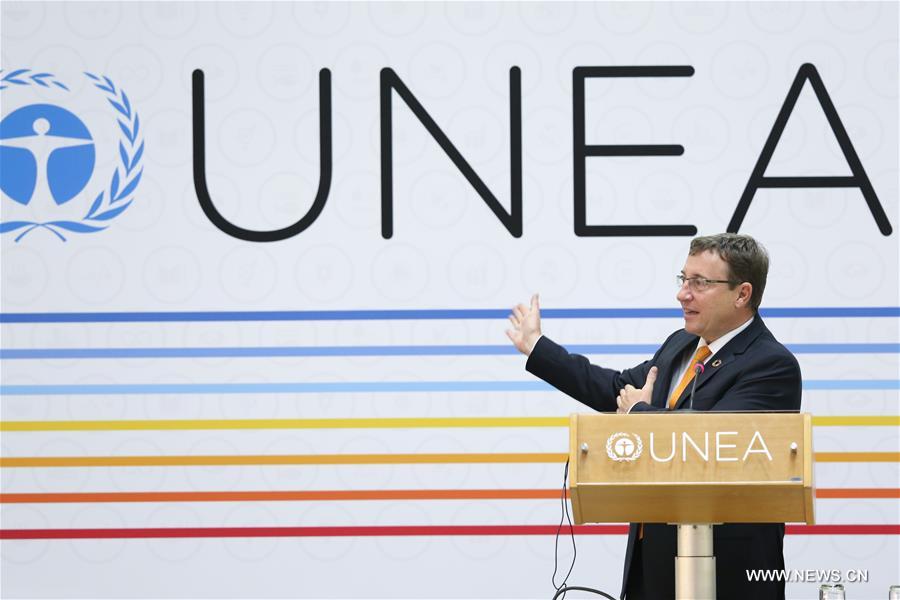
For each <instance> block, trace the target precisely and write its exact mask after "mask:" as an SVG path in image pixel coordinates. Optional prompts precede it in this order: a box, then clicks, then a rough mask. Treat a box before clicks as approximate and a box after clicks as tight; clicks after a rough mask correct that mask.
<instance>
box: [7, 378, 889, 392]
mask: <svg viewBox="0 0 900 600" xmlns="http://www.w3.org/2000/svg"><path fill="white" fill-rule="evenodd" d="M554 389H555V388H553V387H552V386H550V385H549V384H547V383H544V382H543V381H356V382H344V381H337V382H332V381H327V382H317V383H307V382H287V383H132V384H65V385H0V395H5V396H14V395H16V396H104V395H125V394H316V393H379V392H545V391H552V390H554ZM803 389H804V390H900V380H898V379H853V380H849V379H848V380H839V379H807V380H804V381H803Z"/></svg>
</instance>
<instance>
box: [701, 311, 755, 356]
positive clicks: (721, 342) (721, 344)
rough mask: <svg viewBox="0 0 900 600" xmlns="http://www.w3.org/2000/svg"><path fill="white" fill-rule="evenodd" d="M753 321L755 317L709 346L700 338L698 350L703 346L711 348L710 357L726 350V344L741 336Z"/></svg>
mask: <svg viewBox="0 0 900 600" xmlns="http://www.w3.org/2000/svg"><path fill="white" fill-rule="evenodd" d="M753 319H754V317H750V318H749V319H747V320H746V321H745V322H744V323H743V324H742V325H738V326H737V327H735V328H734V329H732V330H731V331H729V332H728V333H726V334H725V335H723V336H721V337H719V338H718V339H716V341H714V342H713V343H712V344H707V343H706V340H704V339H703V338H700V342H699V343H698V344H697V348H698V349H699V348H702V347H703V346H709V352H710V356H712V355H713V354H715V353H716V352H718V351H719V350H721V349H722V348H724V347H725V344H727V343H728V342H730V341H731V340H733V339H734V338H735V337H736V336H737V334H739V333H740V332H742V331H743V330H745V329H747V328H748V327H750V323H752V322H753Z"/></svg>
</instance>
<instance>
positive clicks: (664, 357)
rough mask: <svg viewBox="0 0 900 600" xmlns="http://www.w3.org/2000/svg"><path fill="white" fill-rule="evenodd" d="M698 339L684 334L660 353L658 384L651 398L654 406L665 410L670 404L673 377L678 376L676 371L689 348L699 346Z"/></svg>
mask: <svg viewBox="0 0 900 600" xmlns="http://www.w3.org/2000/svg"><path fill="white" fill-rule="evenodd" d="M698 339H700V338H699V337H697V336H696V335H691V334H689V333H687V332H682V335H681V336H679V337H677V338H675V339H674V340H672V342H671V343H669V344H668V347H667V348H665V349H664V350H663V351H662V352H661V353H660V356H659V360H658V361H657V364H656V366H657V368H658V369H659V373H657V377H656V381H657V384H656V386H655V387H654V388H653V397H652V398H651V403H652V404H653V406H658V407H660V408H665V407H666V405H667V404H668V403H669V388H670V387H671V385H672V377H673V376H674V375H676V373H675V370H676V369H677V368H678V366H679V365H680V364H681V360H682V358H683V357H684V353H685V352H687V351H688V349H689V348H691V349H693V348H694V346H696V345H697V340H698Z"/></svg>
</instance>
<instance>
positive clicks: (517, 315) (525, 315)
mask: <svg viewBox="0 0 900 600" xmlns="http://www.w3.org/2000/svg"><path fill="white" fill-rule="evenodd" d="M509 322H510V323H512V329H507V330H506V337H508V338H509V339H510V341H512V343H513V345H514V346H515V347H516V349H517V350H518V351H519V352H521V353H522V354H524V355H525V356H529V355H531V351H532V350H533V349H534V345H535V344H537V341H538V340H539V339H540V337H541V307H540V305H539V303H538V295H537V294H535V295H534V296H532V297H531V306H525V305H524V304H518V305H516V306H514V307H513V309H512V314H511V315H509Z"/></svg>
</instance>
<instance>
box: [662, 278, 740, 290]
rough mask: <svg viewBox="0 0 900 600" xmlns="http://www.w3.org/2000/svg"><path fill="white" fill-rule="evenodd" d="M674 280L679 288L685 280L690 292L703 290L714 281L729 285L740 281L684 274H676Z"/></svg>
mask: <svg viewBox="0 0 900 600" xmlns="http://www.w3.org/2000/svg"><path fill="white" fill-rule="evenodd" d="M675 281H676V282H677V283H678V287H679V288H682V287H684V284H685V282H687V284H688V289H690V290H691V291H692V292H705V291H706V290H708V289H709V288H710V287H711V286H712V284H714V283H730V284H731V285H737V284H739V283H740V281H732V280H731V279H707V278H706V277H685V276H684V275H676V276H675Z"/></svg>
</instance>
